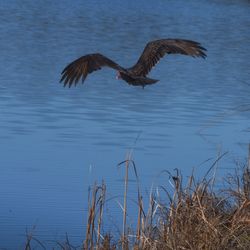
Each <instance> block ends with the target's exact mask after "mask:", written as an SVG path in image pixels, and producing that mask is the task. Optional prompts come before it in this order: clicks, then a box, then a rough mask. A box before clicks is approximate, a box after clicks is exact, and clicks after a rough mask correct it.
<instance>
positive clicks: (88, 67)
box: [60, 53, 124, 87]
mask: <svg viewBox="0 0 250 250" xmlns="http://www.w3.org/2000/svg"><path fill="white" fill-rule="evenodd" d="M104 66H107V67H110V68H113V69H115V70H120V71H124V69H123V68H122V67H121V66H120V65H118V64H117V63H115V62H113V61H112V60H110V59H109V58H107V57H105V56H103V55H102V54H99V53H96V54H88V55H85V56H82V57H80V58H78V59H77V60H75V61H73V62H72V63H70V64H69V65H67V66H66V67H65V68H64V70H63V71H62V78H61V80H60V82H64V86H66V85H67V84H68V85H69V87H70V86H71V85H72V84H73V83H75V85H76V84H77V82H78V81H79V80H80V78H82V82H84V80H85V79H86V77H87V75H88V74H90V73H92V72H93V71H96V70H99V69H101V68H102V67H104Z"/></svg>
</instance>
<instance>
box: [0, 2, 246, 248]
mask: <svg viewBox="0 0 250 250" xmlns="http://www.w3.org/2000/svg"><path fill="white" fill-rule="evenodd" d="M0 13H1V15H0V31H1V34H2V35H1V37H0V51H1V57H0V65H1V67H0V112H1V119H0V141H1V143H0V155H1V157H0V166H1V175H0V200H1V206H0V248H3V249H4V248H7V249H17V248H18V247H20V248H22V246H23V243H24V241H25V233H26V229H27V231H29V232H30V231H32V232H34V234H35V236H36V237H37V238H38V239H40V240H41V241H42V242H43V243H44V244H48V241H50V243H51V242H52V244H54V245H56V243H55V241H56V240H59V241H60V240H64V239H65V233H66V232H67V233H68V235H69V238H70V241H71V242H72V243H74V244H75V245H80V244H81V239H83V235H84V231H85V224H86V209H87V189H88V186H89V185H91V184H92V183H93V182H94V181H95V180H97V181H99V182H100V181H101V180H102V179H105V181H106V183H107V186H108V196H109V197H113V196H115V195H122V189H123V186H122V185H123V183H122V178H123V175H124V171H123V169H122V168H120V169H118V168H117V167H116V165H117V164H118V163H119V162H121V161H123V160H124V159H125V156H126V153H127V152H128V150H129V149H130V148H133V149H134V153H133V154H134V160H135V162H136V166H137V171H138V173H139V176H140V183H141V186H142V189H143V190H147V189H149V188H150V185H151V183H152V181H153V180H154V177H155V176H157V174H158V173H160V171H162V170H163V169H166V170H168V171H170V172H172V171H173V169H174V168H180V169H181V171H182V172H183V174H184V176H185V175H188V174H189V173H190V172H191V169H192V168H193V167H196V171H197V173H198V174H202V173H204V172H206V171H207V169H208V167H209V166H211V164H212V162H213V160H215V158H216V156H217V154H218V152H219V151H221V152H225V151H228V154H227V155H226V156H225V157H224V158H223V160H222V161H221V162H220V165H221V171H220V174H221V175H222V176H223V175H226V173H227V172H228V171H230V169H229V168H230V167H233V166H234V161H235V160H238V159H241V160H244V157H245V156H246V153H247V144H248V143H249V131H250V125H249V120H250V112H249V110H250V102H249V91H250V82H249V76H250V73H249V68H250V62H249V56H250V47H249V40H250V32H249V27H250V15H249V13H250V4H249V1H244V0H242V1H240V0H238V1H233V0H231V1H223V0H220V1H219V0H214V1H205V0H204V1H198V0H197V1H196V0H193V1H188V2H187V1H183V0H179V1H163V0H162V1H158V2H157V4H156V3H155V2H154V1H132V0H131V1H102V2H100V1H80V0H76V1H74V2H72V1H69V0H64V1H60V2H57V3H55V2H54V3H53V2H51V1H30V0H26V1H18V0H12V1H2V2H1V4H0ZM164 37H165V38H176V37H178V38H185V39H192V40H196V41H199V42H201V43H202V45H203V46H204V47H206V48H207V50H208V58H207V59H206V60H202V59H193V58H191V57H185V56H181V55H179V56H177V55H175V56H169V57H166V58H164V59H163V60H161V62H160V64H158V65H157V67H156V68H155V69H154V70H153V71H152V72H151V74H150V77H152V78H155V79H160V82H159V83H157V84H156V85H152V86H148V87H146V88H145V89H142V88H140V87H131V86H129V85H127V84H126V83H125V82H122V81H117V80H115V72H114V71H113V70H111V69H103V70H102V71H99V72H96V73H94V74H91V75H90V76H88V78H87V80H86V84H84V85H78V86H77V87H76V88H70V89H68V88H63V87H62V85H60V84H59V79H60V72H61V70H62V69H63V67H64V66H65V65H66V64H68V63H69V62H70V61H72V60H74V59H76V58H78V57H79V56H81V55H84V54H86V53H92V52H101V53H103V54H104V55H106V56H108V57H110V58H111V59H113V60H115V61H117V62H118V63H120V64H121V65H122V66H124V67H126V66H131V65H133V64H134V62H135V61H136V60H137V58H138V56H139V55H140V53H141V52H142V50H143V48H144V46H145V44H146V43H147V42H148V41H149V40H153V39H159V38H164ZM137 138H138V139H137ZM211 157H212V158H213V160H211V161H209V162H207V163H206V164H202V165H201V166H200V164H201V163H202V162H204V161H205V160H207V159H209V158H211ZM225 168H226V170H225ZM166 180H167V178H166ZM155 182H156V185H157V180H156V181H155ZM133 185H135V183H134V184H133V182H132V184H131V188H130V192H131V194H130V195H131V196H132V193H133V192H134V191H133ZM145 193H146V191H145ZM119 199H120V198H119V197H118V198H117V200H119ZM114 200H115V199H114ZM109 206H110V207H113V208H114V207H118V205H117V202H116V201H113V203H112V202H110V203H109ZM116 213H118V214H117V216H113V217H119V216H120V214H121V210H120V209H119V207H118V208H117V211H116ZM116 213H115V214H116ZM119 213H120V214H119ZM110 214H112V212H110ZM110 214H109V216H110V217H111V215H110ZM113 217H112V218H113ZM131 217H133V215H132V216H131ZM109 219H110V218H109ZM130 219H131V218H130ZM113 220H114V218H113ZM118 225H119V224H118ZM107 226H108V225H107ZM33 227H35V229H33Z"/></svg>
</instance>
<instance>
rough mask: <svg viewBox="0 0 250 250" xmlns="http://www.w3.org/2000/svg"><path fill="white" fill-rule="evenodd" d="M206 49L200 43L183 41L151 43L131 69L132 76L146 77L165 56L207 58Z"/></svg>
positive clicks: (170, 40)
mask: <svg viewBox="0 0 250 250" xmlns="http://www.w3.org/2000/svg"><path fill="white" fill-rule="evenodd" d="M205 51H206V49H205V48H203V47H201V45H200V43H197V42H194V41H191V40H182V39H161V40H156V41H152V42H149V43H148V44H147V45H146V47H145V48H144V50H143V52H142V54H141V56H140V58H139V60H138V61H137V63H136V64H135V65H134V66H133V67H131V68H130V69H129V71H130V72H132V74H135V75H137V76H146V75H147V74H148V73H149V71H150V70H151V69H152V67H153V66H155V64H156V63H157V62H158V61H159V60H160V58H162V57H163V56H164V55H165V54H183V55H189V56H192V57H203V58H205V57H206V54H205Z"/></svg>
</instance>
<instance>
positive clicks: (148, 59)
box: [60, 39, 206, 87]
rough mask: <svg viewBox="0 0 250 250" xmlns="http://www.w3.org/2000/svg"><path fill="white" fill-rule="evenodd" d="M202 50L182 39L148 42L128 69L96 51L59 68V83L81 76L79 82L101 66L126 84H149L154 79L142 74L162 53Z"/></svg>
mask: <svg viewBox="0 0 250 250" xmlns="http://www.w3.org/2000/svg"><path fill="white" fill-rule="evenodd" d="M205 51H206V49H205V48H203V47H201V45H200V43H198V42H194V41H191V40H183V39H161V40H156V41H152V42H149V43H148V44H147V45H146V47H145V48H144V50H143V52H142V54H141V56H140V58H139V59H138V61H137V63H136V64H135V65H134V66H133V67H131V68H123V67H121V66H120V65H119V64H117V63H116V62H114V61H112V60H111V59H109V58H107V57H106V56H104V55H102V54H99V53H96V54H88V55H85V56H82V57H80V58H78V59H77V60H75V61H73V62H72V63H70V64H69V65H68V66H66V67H65V69H64V70H63V71H62V78H61V81H60V82H64V86H66V85H67V84H68V86H69V87H70V86H71V85H72V84H73V83H75V85H76V84H77V82H78V81H79V80H80V78H82V83H83V82H84V80H85V79H86V77H87V75H88V74H90V73H92V72H93V71H96V70H99V69H101V68H102V67H104V66H107V67H110V68H113V69H115V70H117V77H116V78H117V79H123V80H124V81H126V82H127V83H128V84H131V85H135V86H142V87H144V86H145V85H148V84H153V83H156V82H158V80H155V79H151V78H148V77H146V76H147V74H148V73H149V72H150V70H151V69H152V67H154V66H155V64H156V63H157V62H158V61H159V60H160V58H162V57H163V56H164V55H166V54H182V55H189V56H192V57H202V58H205V57H206V54H205Z"/></svg>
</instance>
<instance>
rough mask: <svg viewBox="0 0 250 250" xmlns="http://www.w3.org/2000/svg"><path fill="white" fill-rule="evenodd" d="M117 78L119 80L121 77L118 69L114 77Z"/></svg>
mask: <svg viewBox="0 0 250 250" xmlns="http://www.w3.org/2000/svg"><path fill="white" fill-rule="evenodd" d="M115 78H116V79H117V80H119V79H121V78H122V77H121V74H120V72H119V71H117V73H116V77H115Z"/></svg>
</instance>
